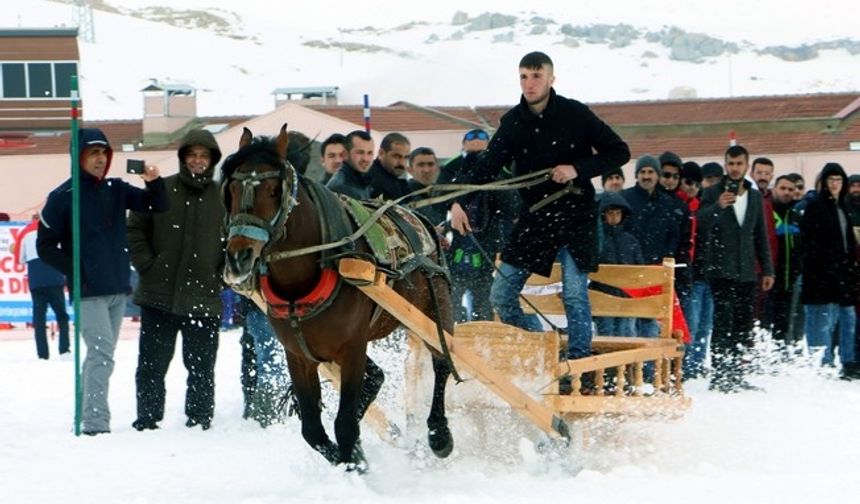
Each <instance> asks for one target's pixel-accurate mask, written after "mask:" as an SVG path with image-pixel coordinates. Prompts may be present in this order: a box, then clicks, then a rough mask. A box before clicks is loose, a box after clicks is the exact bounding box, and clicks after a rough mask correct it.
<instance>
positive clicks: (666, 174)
mask: <svg viewBox="0 0 860 504" xmlns="http://www.w3.org/2000/svg"><path fill="white" fill-rule="evenodd" d="M661 176H662V177H663V178H668V179H679V178H681V174H680V173H669V172H663V173H662V174H661Z"/></svg>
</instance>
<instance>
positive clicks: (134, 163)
mask: <svg viewBox="0 0 860 504" xmlns="http://www.w3.org/2000/svg"><path fill="white" fill-rule="evenodd" d="M145 168H146V163H145V162H144V161H143V160H142V159H129V160H128V162H127V163H126V165H125V171H126V173H133V174H135V175H141V174H143V170H144V169H145Z"/></svg>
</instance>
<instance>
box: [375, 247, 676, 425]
mask: <svg viewBox="0 0 860 504" xmlns="http://www.w3.org/2000/svg"><path fill="white" fill-rule="evenodd" d="M590 278H591V279H592V280H595V281H599V282H602V283H604V284H607V285H611V286H616V287H626V288H644V287H652V286H660V287H661V289H660V290H661V293H660V294H658V295H653V296H649V297H641V298H620V297H615V296H611V295H608V294H605V293H603V292H598V291H589V298H590V301H591V305H592V313H593V315H595V316H626V317H641V318H653V319H656V320H658V322H659V324H660V337H658V338H638V337H618V336H596V337H594V339H593V341H592V350H593V351H594V352H595V353H596V355H593V356H591V357H587V358H583V359H576V360H562V361H560V359H559V355H560V354H563V352H564V351H566V349H567V338H566V334H557V333H555V332H552V331H550V332H539V333H534V332H528V331H524V330H522V329H519V328H516V327H512V326H509V325H506V324H503V323H500V322H470V323H466V324H459V325H457V327H456V328H455V332H454V335H453V337H452V338H451V339H450V342H449V347H450V348H451V353H452V354H453V356H454V362H455V364H457V365H458V366H459V357H460V356H463V355H469V356H470V358H472V359H475V360H477V361H479V362H480V364H481V366H480V367H478V369H469V368H466V369H462V367H461V369H460V371H464V372H463V374H464V375H466V376H467V377H468V378H473V379H476V380H477V381H479V382H481V383H488V382H490V383H492V385H493V387H490V388H491V390H492V391H493V392H496V398H492V397H489V395H488V394H486V393H484V394H480V393H478V394H476V393H474V390H471V391H468V392H465V393H461V391H463V390H468V389H469V388H470V386H469V385H468V384H467V385H466V386H465V387H463V386H462V385H461V386H458V387H454V388H452V389H451V390H450V391H449V394H448V398H449V402H451V401H453V402H456V401H460V400H461V399H462V400H464V401H467V402H469V404H470V405H472V406H477V407H481V406H490V405H494V406H498V405H499V403H507V404H508V405H510V406H511V407H512V408H513V409H514V410H515V411H518V412H520V413H523V414H524V416H526V417H527V418H529V419H532V418H534V417H535V416H537V417H538V418H539V419H540V420H539V422H534V423H535V424H536V425H538V427H541V428H542V429H543V430H544V431H545V432H547V433H549V434H551V435H552V434H553V433H554V432H553V431H554V428H552V425H554V424H555V422H556V421H557V419H564V420H574V419H576V418H582V417H583V416H591V415H631V416H655V415H659V416H668V417H673V416H678V415H680V414H682V413H683V411H684V410H685V409H686V408H687V407H689V405H690V400H689V398H686V397H685V396H684V391H683V384H682V371H681V369H682V366H681V364H682V359H683V354H684V353H683V352H684V350H683V344H682V343H681V342H680V341H679V339H676V337H675V336H674V335H673V331H672V310H673V306H672V303H673V282H674V260H672V259H667V260H666V261H664V263H663V264H662V265H655V266H622V265H603V266H601V267H600V271H598V272H597V273H594V274H592V275H590ZM560 281H561V269H560V267H559V266H558V265H555V267H554V268H553V272H552V275H551V277H550V278H544V277H539V276H532V277H531V278H530V279H529V282H528V284H527V285H529V286H530V287H533V288H537V289H547V288H548V287H549V286H551V285H553V284H557V283H559V282H560ZM526 297H527V298H528V299H529V301H530V302H532V304H534V305H535V306H536V307H537V309H539V310H540V311H541V312H542V313H544V314H546V315H556V316H562V317H563V316H564V307H563V305H562V301H561V297H560V292H546V293H537V294H529V295H527V296H526ZM374 300H376V301H377V302H379V300H378V299H376V298H374ZM380 304H382V303H380ZM524 309H525V310H526V311H528V310H531V308H528V307H527V305H525V304H524ZM401 320H403V319H401ZM428 331H429V329H428ZM416 336H419V337H421V338H422V340H423V339H424V337H423V336H421V335H416ZM430 338H433V339H435V332H430ZM431 344H432V342H431ZM410 353H411V355H410V358H409V359H408V360H407V370H406V381H407V384H406V386H407V387H413V389H414V391H410V394H409V395H411V394H412V393H415V392H417V391H418V390H417V389H418V388H419V387H414V386H413V385H412V384H414V383H416V382H417V381H419V380H421V379H422V376H423V375H425V374H426V368H427V367H428V366H427V364H426V361H429V358H428V357H429V354H428V353H427V352H426V350H425V349H424V347H423V345H422V344H418V343H415V342H412V344H411V345H410ZM585 373H591V374H592V376H591V378H592V381H593V383H594V387H593V388H592V389H590V390H589V391H588V393H587V394H585V393H583V391H582V390H581V385H582V377H583V375H584V374H585ZM490 374H492V377H489V375H490ZM568 375H569V376H570V377H571V378H572V389H573V390H572V393H570V394H569V395H562V394H559V378H561V377H563V376H568ZM502 380H504V383H502ZM472 388H473V387H472ZM499 390H501V392H502V393H499ZM463 395H467V396H468V397H467V398H465V399H463V397H460V396H463ZM522 395H525V396H527V397H529V398H531V399H533V400H535V401H537V402H538V403H539V407H536V406H531V412H535V411H538V412H539V413H532V416H531V417H530V416H529V415H527V414H525V412H527V411H529V410H525V411H524V408H523V407H522V403H521V402H519V401H517V400H512V399H510V398H513V397H521V396H522ZM408 399H409V398H408V397H407V400H408ZM411 408H414V406H409V405H408V404H407V410H409V409H411ZM548 427H549V428H548ZM556 433H557V432H556Z"/></svg>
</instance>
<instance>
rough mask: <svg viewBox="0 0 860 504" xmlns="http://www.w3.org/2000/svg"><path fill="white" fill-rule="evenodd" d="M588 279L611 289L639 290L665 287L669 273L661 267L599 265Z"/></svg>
mask: <svg viewBox="0 0 860 504" xmlns="http://www.w3.org/2000/svg"><path fill="white" fill-rule="evenodd" d="M588 278H589V279H591V280H592V281H595V282H601V283H605V284H607V285H612V286H613V287H619V288H621V287H626V288H641V287H649V286H652V285H667V284H668V282H669V272H668V270H667V269H666V268H664V267H663V266H638V265H626V264H601V265H600V266H599V268H598V270H597V271H596V272H594V273H589V275H588Z"/></svg>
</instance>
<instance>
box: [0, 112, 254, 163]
mask: <svg viewBox="0 0 860 504" xmlns="http://www.w3.org/2000/svg"><path fill="white" fill-rule="evenodd" d="M251 118H252V116H213V117H201V118H198V120H197V124H199V125H200V126H201V127H205V126H207V125H216V124H226V125H227V127H232V126H235V125H237V124H241V123H243V122H245V121H247V120H249V119H251ZM81 127H84V128H99V129H101V130H102V131H104V133H105V136H107V138H108V140H109V141H110V143H111V147H113V149H114V150H115V151H119V150H122V147H123V145H133V146H134V150H141V151H146V150H153V149H155V150H164V149H175V148H178V147H179V144H178V140H177V141H174V142H171V143H169V144H167V145H143V144H142V142H143V122H142V121H141V120H139V119H129V120H121V121H120V120H114V121H85V122H83V123H82V124H81ZM69 133H70V132H69V130H62V131H50V132H43V131H39V132H32V131H0V155H4V154H7V155H21V154H65V153H67V152H69Z"/></svg>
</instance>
